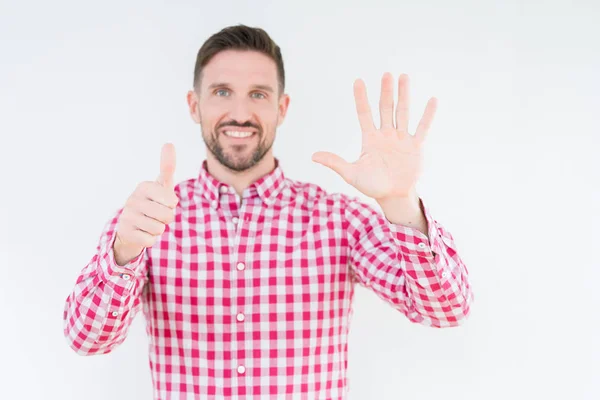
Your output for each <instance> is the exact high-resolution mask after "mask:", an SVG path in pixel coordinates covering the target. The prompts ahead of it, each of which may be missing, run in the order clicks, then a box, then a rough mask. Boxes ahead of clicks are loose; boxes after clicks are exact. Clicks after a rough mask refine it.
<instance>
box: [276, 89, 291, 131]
mask: <svg viewBox="0 0 600 400" xmlns="http://www.w3.org/2000/svg"><path fill="white" fill-rule="evenodd" d="M289 106H290V96H289V95H287V94H285V93H284V94H282V95H281V97H280V99H279V121H278V122H277V126H278V127H279V126H280V125H281V124H282V123H283V120H284V119H285V116H286V115H287V110H288V107H289Z"/></svg>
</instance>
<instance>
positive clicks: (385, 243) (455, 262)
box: [344, 200, 473, 328]
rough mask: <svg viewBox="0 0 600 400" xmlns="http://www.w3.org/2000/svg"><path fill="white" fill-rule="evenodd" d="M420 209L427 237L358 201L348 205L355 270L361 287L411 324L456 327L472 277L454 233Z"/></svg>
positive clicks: (465, 309) (466, 311)
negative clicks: (368, 288)
mask: <svg viewBox="0 0 600 400" xmlns="http://www.w3.org/2000/svg"><path fill="white" fill-rule="evenodd" d="M420 203H421V204H420V206H421V205H422V209H423V210H424V213H423V217H424V219H425V221H426V226H427V235H426V234H424V233H423V232H421V231H419V230H418V229H416V228H415V227H409V226H404V225H400V224H394V223H392V222H390V221H389V220H386V217H384V216H382V215H381V214H380V213H378V212H377V211H375V210H374V209H373V208H371V207H370V206H369V205H367V204H364V203H362V202H360V201H359V200H351V201H348V203H347V204H346V207H345V210H344V212H345V217H346V221H347V224H348V225H347V233H348V240H349V245H350V262H351V267H352V269H353V271H354V273H355V276H356V277H357V279H358V281H359V282H360V283H361V284H363V285H364V286H367V287H370V288H371V289H372V290H373V291H374V292H375V293H376V294H377V295H378V296H379V297H381V298H382V299H384V300H385V301H387V302H389V303H390V304H391V305H392V306H394V307H395V308H396V309H398V310H399V311H401V312H402V313H404V314H405V315H406V316H407V317H408V318H409V319H410V320H411V321H413V322H417V323H420V324H423V325H427V326H432V327H439V328H441V327H451V326H457V325H459V324H460V323H461V322H462V321H463V320H465V318H466V317H467V315H468V314H469V310H470V306H471V303H472V300H473V294H472V291H471V286H470V284H469V279H468V271H467V268H466V266H465V265H464V263H463V261H462V260H461V258H460V256H459V255H458V252H457V248H456V244H455V243H454V239H453V237H452V235H451V234H450V232H448V231H447V230H446V229H445V228H444V227H443V226H442V225H441V224H440V223H439V222H437V221H435V220H434V219H433V218H432V216H431V214H430V212H429V210H428V209H427V208H426V207H425V205H424V204H423V203H422V202H420ZM402 212H405V213H409V214H410V211H402V210H400V213H402ZM412 219H414V218H413V217H409V220H412Z"/></svg>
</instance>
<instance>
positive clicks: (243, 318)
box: [237, 313, 246, 322]
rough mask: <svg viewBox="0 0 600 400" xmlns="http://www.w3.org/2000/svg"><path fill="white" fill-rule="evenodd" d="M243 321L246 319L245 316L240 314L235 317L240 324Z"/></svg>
mask: <svg viewBox="0 0 600 400" xmlns="http://www.w3.org/2000/svg"><path fill="white" fill-rule="evenodd" d="M245 319H246V316H245V315H244V314H242V313H239V314H238V315H237V320H238V321H240V322H242V321H243V320H245Z"/></svg>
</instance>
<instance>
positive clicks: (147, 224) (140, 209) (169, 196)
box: [113, 143, 179, 266]
mask: <svg viewBox="0 0 600 400" xmlns="http://www.w3.org/2000/svg"><path fill="white" fill-rule="evenodd" d="M174 173H175V147H174V146H173V145H172V144H171V143H167V144H165V145H164V146H163V148H162V152H161V156H160V174H159V175H158V178H157V179H156V181H155V182H142V183H140V184H139V185H138V186H137V188H136V189H135V191H134V192H133V193H132V194H131V196H129V198H128V199H127V202H126V203H125V206H124V207H123V212H122V213H121V215H120V216H119V220H118V223H117V234H116V235H117V237H116V238H115V242H114V245H113V252H114V256H115V261H116V262H117V264H118V265H120V266H123V265H125V264H127V263H128V262H130V261H131V260H133V259H134V258H136V257H137V256H138V255H139V254H140V253H141V252H142V251H144V249H145V248H146V247H152V246H153V245H154V243H156V241H157V240H158V238H159V237H160V236H161V235H162V233H163V232H164V231H165V226H166V225H168V224H170V223H171V222H173V219H174V217H175V207H176V206H177V203H178V202H179V199H178V198H177V195H176V194H175V190H174V187H175V185H174V182H173V174H174Z"/></svg>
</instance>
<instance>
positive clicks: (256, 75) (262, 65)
mask: <svg viewBox="0 0 600 400" xmlns="http://www.w3.org/2000/svg"><path fill="white" fill-rule="evenodd" d="M202 75H203V81H204V82H205V83H206V84H207V85H211V84H214V83H215V82H223V83H229V84H252V85H272V84H275V83H276V82H277V66H276V65H275V61H273V60H272V59H271V58H269V57H268V56H266V55H264V54H262V53H258V52H254V51H233V50H227V51H222V52H220V53H218V54H217V55H215V56H214V57H213V58H212V59H211V60H210V61H209V62H208V64H207V65H206V66H205V67H204V68H203V71H202Z"/></svg>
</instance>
